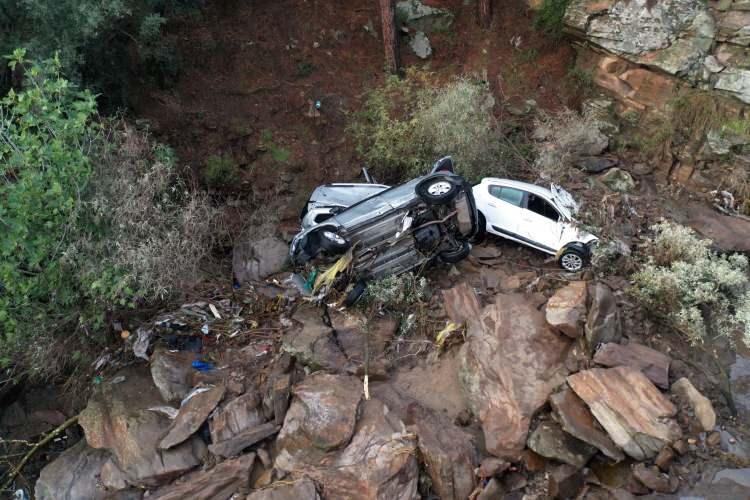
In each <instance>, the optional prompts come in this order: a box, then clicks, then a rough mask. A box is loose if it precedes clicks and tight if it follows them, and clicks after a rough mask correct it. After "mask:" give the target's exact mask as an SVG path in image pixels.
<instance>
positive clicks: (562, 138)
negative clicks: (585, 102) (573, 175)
mask: <svg viewBox="0 0 750 500" xmlns="http://www.w3.org/2000/svg"><path fill="white" fill-rule="evenodd" d="M534 138H535V139H536V140H537V143H536V149H537V157H536V162H535V164H534V166H535V167H536V170H537V174H538V175H539V176H540V177H542V178H545V179H557V178H558V177H559V176H560V174H561V173H564V172H565V170H566V169H568V168H570V167H571V166H573V163H574V162H575V160H576V159H578V158H579V157H580V156H581V155H585V154H586V153H587V150H589V149H592V148H594V149H596V147H595V146H596V145H601V144H604V145H606V144H607V142H608V140H607V137H606V136H605V135H604V134H602V132H601V131H600V130H599V123H598V122H597V120H596V119H595V118H594V117H592V116H588V115H580V114H578V113H576V112H575V111H572V110H570V109H564V110H562V111H560V112H558V113H555V114H549V113H545V112H543V111H542V112H540V113H539V114H538V115H537V117H536V118H535V120H534Z"/></svg>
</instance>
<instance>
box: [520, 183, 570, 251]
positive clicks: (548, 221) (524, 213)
mask: <svg viewBox="0 0 750 500" xmlns="http://www.w3.org/2000/svg"><path fill="white" fill-rule="evenodd" d="M562 231H563V220H562V216H561V215H560V213H559V212H558V211H557V209H555V207H553V206H552V204H551V203H549V202H548V201H547V200H545V199H544V198H542V197H541V196H537V195H535V194H532V193H529V194H528V197H527V199H526V207H525V208H523V209H522V210H521V224H520V234H521V236H523V237H524V238H526V239H528V240H530V241H529V242H530V243H531V244H533V245H536V246H538V247H540V248H542V249H544V250H546V251H547V252H549V253H556V252H557V250H558V249H559V248H560V238H561V237H562Z"/></svg>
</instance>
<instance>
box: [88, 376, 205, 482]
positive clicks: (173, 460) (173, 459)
mask: <svg viewBox="0 0 750 500" xmlns="http://www.w3.org/2000/svg"><path fill="white" fill-rule="evenodd" d="M118 376H121V377H125V379H124V381H122V382H120V383H119V384H112V383H111V382H105V383H103V384H101V385H99V386H97V390H96V391H95V392H94V394H93V395H92V396H91V398H90V399H89V402H88V405H87V406H86V408H85V409H84V410H83V411H82V412H81V414H80V417H79V424H80V425H81V427H83V430H84V432H85V434H86V441H87V442H88V444H89V445H90V446H91V447H93V448H96V449H105V450H109V451H110V452H111V453H112V455H113V457H114V459H115V461H116V463H117V465H118V467H119V468H120V469H121V470H122V471H123V473H124V474H125V476H126V477H127V480H128V482H129V483H130V484H133V485H143V486H155V485H158V484H160V483H162V482H166V481H168V480H170V479H173V478H175V477H177V476H179V475H181V474H183V473H185V472H187V471H189V470H190V469H192V468H193V467H196V466H197V465H199V464H200V463H201V460H202V458H203V457H204V456H205V454H206V447H205V444H204V443H203V441H202V440H201V439H200V438H198V437H195V436H192V437H190V438H188V439H187V440H186V441H185V442H183V443H182V444H179V445H177V446H175V447H174V448H171V449H169V450H160V449H158V444H159V441H160V440H161V439H162V437H163V436H164V435H165V434H166V433H167V430H168V429H169V427H170V420H169V419H168V418H167V417H166V416H164V415H162V414H161V413H158V412H155V411H151V410H150V409H149V408H153V407H158V406H163V405H164V400H163V399H162V398H161V395H160V394H159V391H158V389H157V388H156V387H155V386H154V385H153V383H152V380H151V375H150V373H149V372H148V371H147V369H145V368H144V367H131V368H128V369H125V370H123V371H122V372H121V373H119V374H118Z"/></svg>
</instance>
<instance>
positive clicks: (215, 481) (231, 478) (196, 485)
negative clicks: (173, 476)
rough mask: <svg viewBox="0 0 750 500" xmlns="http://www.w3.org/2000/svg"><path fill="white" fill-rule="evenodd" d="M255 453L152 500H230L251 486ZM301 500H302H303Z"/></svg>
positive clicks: (168, 488) (156, 494) (198, 474)
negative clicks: (187, 499)
mask: <svg viewBox="0 0 750 500" xmlns="http://www.w3.org/2000/svg"><path fill="white" fill-rule="evenodd" d="M254 463H255V453H249V454H247V455H243V456H241V457H238V458H235V459H232V460H225V461H224V462H221V463H219V464H218V465H216V466H215V467H213V468H212V469H208V470H202V471H197V472H193V473H191V474H188V475H186V476H184V477H181V478H180V479H179V480H178V481H176V482H175V483H173V484H170V485H168V486H163V487H162V488H159V489H158V490H156V491H154V492H152V493H151V494H150V495H149V496H148V498H149V500H183V499H186V498H190V499H191V500H227V499H229V498H232V495H234V494H235V493H237V491H239V490H241V489H247V488H248V487H249V485H250V472H251V471H252V470H253V464H254ZM300 500H301V499H300Z"/></svg>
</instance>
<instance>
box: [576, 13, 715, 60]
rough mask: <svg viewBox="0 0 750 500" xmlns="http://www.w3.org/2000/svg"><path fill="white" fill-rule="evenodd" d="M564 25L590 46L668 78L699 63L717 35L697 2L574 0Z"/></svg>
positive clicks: (712, 24)
mask: <svg viewBox="0 0 750 500" xmlns="http://www.w3.org/2000/svg"><path fill="white" fill-rule="evenodd" d="M564 23H565V28H566V29H567V30H568V31H569V32H571V33H573V34H575V35H577V36H580V37H582V38H584V39H586V40H587V41H589V42H590V43H592V44H593V45H596V46H599V47H601V48H603V49H605V50H607V51H609V52H611V53H613V54H617V55H619V56H621V57H623V58H625V59H627V60H629V61H632V62H633V63H636V64H641V65H645V66H651V67H654V68H658V69H659V70H661V71H663V72H665V73H669V74H672V75H683V74H686V73H688V72H689V71H691V70H693V69H694V68H695V67H697V66H698V65H700V64H701V63H702V62H703V60H704V59H705V57H706V55H708V53H709V50H710V49H711V45H712V43H713V41H714V36H715V33H716V25H715V22H714V19H713V17H712V15H711V14H710V11H709V8H708V5H707V4H706V3H705V2H703V1H701V0H662V1H660V2H656V3H652V2H650V1H649V0H605V1H603V2H602V1H597V0H573V1H572V2H571V3H570V4H569V6H568V8H567V10H566V12H565V18H564Z"/></svg>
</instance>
